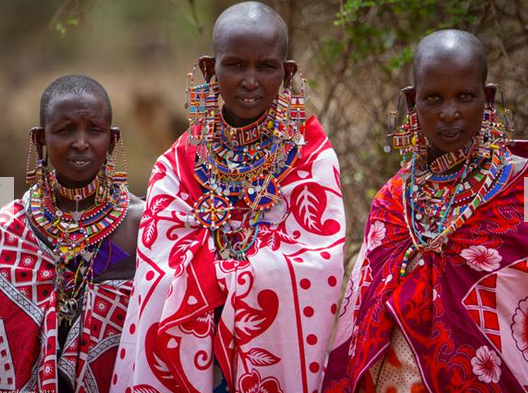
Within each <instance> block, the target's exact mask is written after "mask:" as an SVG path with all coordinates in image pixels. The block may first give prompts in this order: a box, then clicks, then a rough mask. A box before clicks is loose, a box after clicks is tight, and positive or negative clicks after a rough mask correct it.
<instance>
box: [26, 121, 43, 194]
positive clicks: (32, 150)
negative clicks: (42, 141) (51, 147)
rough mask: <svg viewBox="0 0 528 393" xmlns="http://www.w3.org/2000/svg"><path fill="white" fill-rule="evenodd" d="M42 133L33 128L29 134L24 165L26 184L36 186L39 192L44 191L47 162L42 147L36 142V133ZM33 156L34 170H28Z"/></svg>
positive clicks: (38, 129)
mask: <svg viewBox="0 0 528 393" xmlns="http://www.w3.org/2000/svg"><path fill="white" fill-rule="evenodd" d="M38 131H42V128H41V127H33V128H32V129H31V131H30V134H29V151H28V158H27V164H26V183H27V184H35V183H36V184H38V185H39V188H40V189H41V190H43V189H44V185H45V184H44V183H45V182H46V178H47V172H48V162H47V161H48V160H47V159H45V158H44V154H43V150H44V148H43V146H40V145H39V143H38V141H37V132H38ZM33 155H34V156H35V168H34V169H29V168H30V166H31V158H32V156H33Z"/></svg>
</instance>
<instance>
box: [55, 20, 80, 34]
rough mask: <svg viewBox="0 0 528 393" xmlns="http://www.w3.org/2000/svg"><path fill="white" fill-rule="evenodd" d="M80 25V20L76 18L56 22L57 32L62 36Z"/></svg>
mask: <svg viewBox="0 0 528 393" xmlns="http://www.w3.org/2000/svg"><path fill="white" fill-rule="evenodd" d="M78 25H79V18H77V17H74V16H71V15H70V16H67V17H66V18H65V19H64V20H58V21H56V22H55V31H57V32H58V33H59V34H60V35H61V36H63V37H64V36H65V35H66V33H67V32H68V28H70V27H72V26H73V27H75V26H78Z"/></svg>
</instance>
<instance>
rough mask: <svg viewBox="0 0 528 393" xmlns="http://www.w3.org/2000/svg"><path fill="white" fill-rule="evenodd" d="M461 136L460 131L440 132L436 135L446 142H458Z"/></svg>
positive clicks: (461, 132) (461, 131) (462, 133)
mask: <svg viewBox="0 0 528 393" xmlns="http://www.w3.org/2000/svg"><path fill="white" fill-rule="evenodd" d="M463 135H464V131H463V130H460V129H448V130H442V131H440V132H439V133H438V136H439V137H440V138H442V139H443V140H444V141H446V142H455V141H458V140H459V139H460V138H462V136H463Z"/></svg>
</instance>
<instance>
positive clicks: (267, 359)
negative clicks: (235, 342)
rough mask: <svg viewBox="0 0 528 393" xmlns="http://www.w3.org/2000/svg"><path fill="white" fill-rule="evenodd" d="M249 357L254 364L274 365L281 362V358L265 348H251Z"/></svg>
mask: <svg viewBox="0 0 528 393" xmlns="http://www.w3.org/2000/svg"><path fill="white" fill-rule="evenodd" d="M247 358H248V359H249V361H250V362H251V364H253V365H254V366H272V365H274V364H277V363H278V362H280V358H278V357H277V356H275V355H274V354H272V353H271V352H268V351H266V350H265V349H263V348H251V349H250V350H249V352H248V353H247Z"/></svg>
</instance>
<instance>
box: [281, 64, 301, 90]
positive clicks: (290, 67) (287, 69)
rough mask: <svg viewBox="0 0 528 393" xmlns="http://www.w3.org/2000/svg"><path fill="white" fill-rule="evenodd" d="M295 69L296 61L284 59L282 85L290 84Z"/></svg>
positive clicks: (296, 67)
mask: <svg viewBox="0 0 528 393" xmlns="http://www.w3.org/2000/svg"><path fill="white" fill-rule="evenodd" d="M297 69H298V66H297V63H296V62H295V61H294V60H286V61H285V62H284V85H286V86H289V85H290V84H291V81H292V80H293V77H294V76H295V74H296V73H297Z"/></svg>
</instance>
